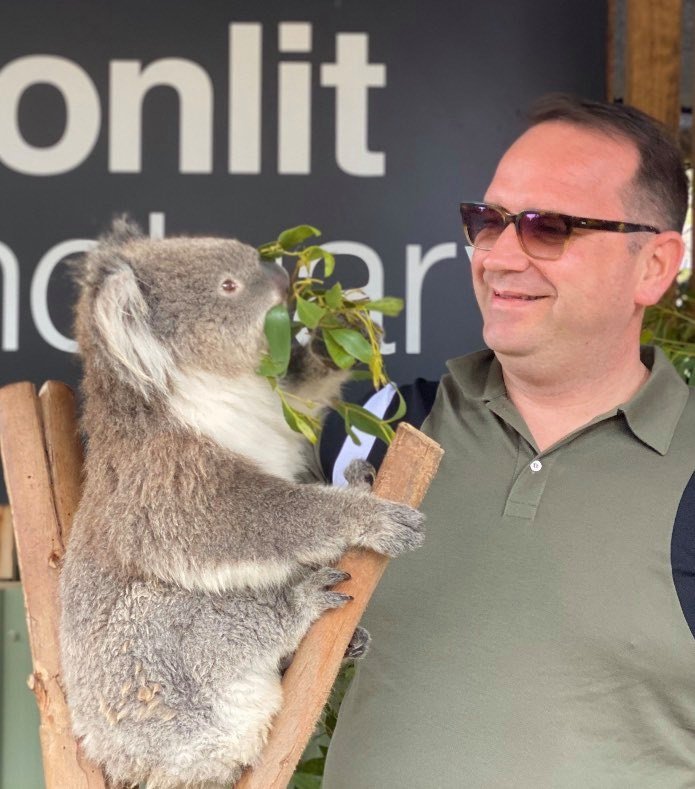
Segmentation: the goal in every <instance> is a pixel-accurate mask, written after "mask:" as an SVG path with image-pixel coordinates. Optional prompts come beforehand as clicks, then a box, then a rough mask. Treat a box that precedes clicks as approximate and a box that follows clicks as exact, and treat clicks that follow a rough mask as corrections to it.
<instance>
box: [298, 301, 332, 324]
mask: <svg viewBox="0 0 695 789" xmlns="http://www.w3.org/2000/svg"><path fill="white" fill-rule="evenodd" d="M325 314H326V310H325V308H324V307H320V306H319V305H318V304H317V303H316V302H315V301H307V300H306V299H303V298H302V297H301V296H298V297H297V316H298V317H299V320H300V321H301V322H302V323H303V324H304V326H307V327H308V328H310V329H315V328H316V327H317V326H318V325H319V322H320V320H321V318H323V316H324V315H325Z"/></svg>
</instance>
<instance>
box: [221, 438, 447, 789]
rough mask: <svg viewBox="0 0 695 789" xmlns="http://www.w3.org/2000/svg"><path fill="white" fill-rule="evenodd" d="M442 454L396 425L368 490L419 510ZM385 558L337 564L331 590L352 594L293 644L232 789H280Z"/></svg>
mask: <svg viewBox="0 0 695 789" xmlns="http://www.w3.org/2000/svg"><path fill="white" fill-rule="evenodd" d="M442 454H443V452H442V449H441V448H440V447H439V445H438V444H437V443H435V442H434V441H432V440H431V439H429V438H427V436H425V435H424V434H422V433H420V432H419V431H418V430H416V429H415V428H414V427H411V426H410V425H407V424H401V425H399V427H398V431H397V433H396V438H395V439H394V441H393V443H392V444H391V446H390V447H389V451H388V453H387V455H386V457H385V459H384V462H383V464H382V466H381V469H380V470H379V474H378V476H377V479H376V482H375V484H374V492H375V494H376V495H377V496H381V497H382V498H386V499H390V500H391V501H397V502H401V503H403V504H409V505H410V506H412V507H417V506H419V504H420V502H421V501H422V499H423V498H424V495H425V493H426V491H427V488H428V487H429V484H430V482H431V481H432V478H433V477H434V475H435V473H436V471H437V467H438V465H439V461H440V459H441V456H442ZM387 563H388V559H387V558H386V557H385V556H381V555H379V554H377V553H374V552H372V551H359V552H358V551H352V552H350V553H349V554H348V555H346V556H345V558H344V559H343V560H342V561H341V562H340V564H339V567H340V568H341V569H343V570H347V571H348V572H349V573H350V574H351V575H352V578H351V579H350V580H349V581H347V582H345V583H343V584H340V586H338V587H336V589H339V590H340V591H342V592H347V593H349V594H351V595H353V596H354V598H355V599H354V600H353V601H352V602H350V603H348V605H346V606H345V607H343V608H340V609H336V610H333V611H327V612H326V613H325V614H324V615H323V616H322V617H321V619H319V620H318V622H316V623H314V625H313V626H312V627H311V629H310V630H309V632H308V633H307V635H306V636H305V638H304V640H303V641H302V643H301V644H300V645H299V649H298V650H297V653H296V655H295V656H294V660H293V661H292V664H291V665H290V667H289V668H288V669H287V672H286V673H285V676H284V678H283V683H282V687H283V697H284V699H283V706H282V709H281V710H280V712H279V713H278V715H277V717H276V719H275V721H274V724H273V730H272V732H271V734H270V738H269V741H268V744H267V745H266V748H265V750H264V751H263V754H262V757H261V760H260V762H259V764H257V765H256V766H255V767H254V769H253V770H249V771H247V772H246V773H245V774H244V776H243V777H242V778H241V780H240V781H239V782H238V783H237V784H236V787H235V789H285V787H286V786H287V784H288V782H289V780H290V778H291V777H292V773H293V772H294V769H295V767H296V765H297V762H298V761H299V759H300V757H301V755H302V752H303V751H304V748H305V747H306V745H307V743H308V741H309V739H310V737H311V734H312V732H313V731H314V727H315V726H316V721H317V720H318V718H319V716H320V714H321V711H322V709H323V707H324V705H325V703H326V701H327V700H328V696H329V694H330V691H331V687H332V686H333V683H334V682H335V678H336V676H337V675H338V670H339V668H340V664H341V661H342V658H343V655H344V654H345V650H346V648H347V645H348V643H349V641H350V638H351V637H352V634H353V632H354V630H355V627H356V626H357V624H358V622H359V620H360V618H361V616H362V614H363V613H364V610H365V608H366V607H367V603H368V602H369V598H370V597H371V595H372V593H373V591H374V589H375V588H376V585H377V583H378V582H379V579H380V578H381V575H382V573H383V572H384V569H385V568H386V564H387Z"/></svg>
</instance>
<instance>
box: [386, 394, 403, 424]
mask: <svg viewBox="0 0 695 789" xmlns="http://www.w3.org/2000/svg"><path fill="white" fill-rule="evenodd" d="M396 394H397V395H398V408H397V409H396V413H395V414H394V415H393V416H392V417H389V419H385V420H384V421H385V422H386V423H387V424H388V423H389V422H397V421H398V420H399V419H403V417H404V416H405V412H406V411H407V409H408V406H407V405H406V402H405V398H404V397H403V395H402V394H401V390H400V389H399V388H398V387H396Z"/></svg>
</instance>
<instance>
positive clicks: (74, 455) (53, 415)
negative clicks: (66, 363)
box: [39, 381, 84, 558]
mask: <svg viewBox="0 0 695 789" xmlns="http://www.w3.org/2000/svg"><path fill="white" fill-rule="evenodd" d="M39 401H40V403H41V416H42V419H43V426H44V436H45V439H46V452H47V453H48V466H49V469H50V472H51V481H52V486H53V499H54V502H55V508H56V516H57V517H58V524H59V528H60V534H61V538H62V543H63V545H66V544H67V541H68V537H69V535H70V529H71V527H72V519H73V518H74V517H75V512H76V511H77V506H78V504H79V503H80V488H81V480H82V464H83V463H84V455H83V452H82V442H81V441H80V437H79V433H78V429H77V408H76V405H75V394H74V392H73V391H72V389H71V388H70V387H69V386H67V385H66V384H64V383H62V382H60V381H46V383H45V384H44V385H43V386H42V387H41V391H40V392H39ZM61 558H62V554H61Z"/></svg>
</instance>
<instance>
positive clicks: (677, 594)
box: [323, 348, 695, 789]
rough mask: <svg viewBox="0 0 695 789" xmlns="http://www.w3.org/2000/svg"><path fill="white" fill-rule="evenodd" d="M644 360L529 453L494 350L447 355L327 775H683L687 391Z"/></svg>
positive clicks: (690, 451)
mask: <svg viewBox="0 0 695 789" xmlns="http://www.w3.org/2000/svg"><path fill="white" fill-rule="evenodd" d="M643 361H644V362H645V364H646V365H647V366H648V367H650V368H651V371H652V372H651V375H650V377H649V378H648V380H647V382H646V383H645V384H644V385H643V387H642V388H641V389H640V391H639V392H638V393H637V394H636V395H635V396H634V397H633V398H632V400H630V401H629V402H628V403H626V404H624V405H621V406H618V407H617V408H615V409H614V410H612V411H610V412H609V413H607V414H604V415H603V416H600V417H598V418H597V419H595V420H593V421H592V422H590V423H589V424H588V425H586V426H585V427H583V428H582V429H580V430H578V431H576V432H575V433H572V434H571V435H569V436H567V437H566V438H564V439H562V440H561V441H559V442H557V443H556V444H554V445H553V446H551V447H549V448H548V449H546V450H545V451H543V452H539V451H538V449H537V447H536V446H535V444H534V441H533V438H532V436H531V435H530V433H529V430H528V428H527V427H526V425H525V424H524V421H523V420H522V418H521V416H520V415H519V413H518V411H517V410H516V408H515V407H514V405H513V404H512V403H511V401H510V400H509V399H508V398H507V395H506V391H505V386H504V382H503V378H502V372H501V368H500V365H499V363H498V362H497V360H496V359H495V357H494V356H493V354H492V353H491V352H489V351H485V352H481V353H477V354H473V355H471V356H467V357H463V358H460V359H456V360H454V361H453V362H451V363H449V370H450V372H449V374H448V375H446V376H445V377H444V378H443V380H442V382H441V384H440V386H439V389H438V392H437V398H436V401H435V405H434V407H433V409H432V412H431V413H430V415H429V417H428V418H427V420H426V422H425V424H424V426H423V429H424V430H425V432H427V433H428V434H429V435H431V436H433V437H434V438H435V439H436V440H437V441H439V442H440V443H441V444H442V445H443V447H444V449H445V452H446V454H445V455H444V459H443V462H442V466H441V469H440V471H439V474H438V476H437V478H436V479H435V481H434V483H433V485H432V487H431V489H430V491H429V493H428V495H427V497H426V500H425V502H424V505H423V510H424V512H425V513H426V515H427V519H428V525H427V539H426V543H425V546H424V547H423V548H422V549H420V550H418V551H416V552H415V553H413V554H410V555H408V556H405V557H402V558H399V559H397V560H395V561H394V562H392V563H391V564H390V566H389V568H388V569H387V572H386V574H385V576H384V579H383V580H382V582H381V585H380V586H379V588H378V589H377V591H376V593H375V595H374V598H373V600H372V602H371V603H370V607H369V609H368V611H367V614H366V616H365V620H364V624H365V625H366V627H367V628H368V629H369V631H370V632H371V634H372V638H373V641H372V646H371V649H370V652H369V654H368V655H367V657H366V658H365V659H364V660H363V661H361V663H360V665H359V668H358V671H357V675H356V678H355V681H354V683H353V685H352V688H351V689H350V691H349V693H348V696H347V697H346V699H345V702H344V704H343V708H342V710H341V714H340V719H339V723H338V728H337V731H336V733H335V737H334V739H333V742H332V744H331V748H330V751H329V755H328V763H327V767H326V775H325V778H324V783H323V787H324V789H363V788H364V789H406V788H407V789H435V787H444V788H446V789H448V788H449V787H495V788H497V787H500V788H501V787H514V788H515V789H526V788H528V789H543V788H546V787H547V788H548V789H550V788H551V787H552V789H565V788H569V787H572V788H573V789H574V788H575V787H576V789H580V788H581V789H588V788H589V787H597V789H598V788H599V787H600V788H601V789H605V788H607V787H626V788H627V787H630V788H631V789H636V788H640V789H641V788H642V787H669V789H670V788H671V787H685V786H691V787H692V786H695V638H694V637H693V630H691V627H692V628H694V629H695V477H694V476H693V471H694V470H695V393H694V392H693V391H691V390H689V389H688V387H687V386H686V385H685V384H684V383H683V382H682V381H681V380H680V379H679V377H678V376H677V374H676V373H675V371H674V370H673V368H672V367H671V365H670V364H669V363H668V361H667V360H666V359H665V358H664V356H663V355H662V354H661V352H660V351H657V352H656V354H655V353H654V350H653V349H649V348H648V349H644V352H643Z"/></svg>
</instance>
